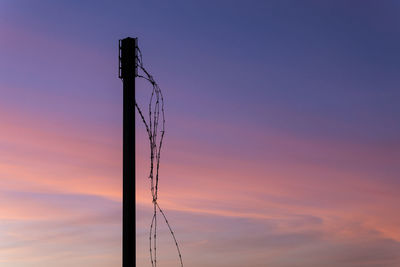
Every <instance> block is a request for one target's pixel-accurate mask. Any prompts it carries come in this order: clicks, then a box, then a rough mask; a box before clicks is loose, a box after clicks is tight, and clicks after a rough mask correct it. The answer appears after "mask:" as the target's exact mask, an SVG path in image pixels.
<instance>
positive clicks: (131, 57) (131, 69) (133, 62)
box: [118, 37, 138, 79]
mask: <svg viewBox="0 0 400 267" xmlns="http://www.w3.org/2000/svg"><path fill="white" fill-rule="evenodd" d="M137 44H138V39H137V38H131V37H127V38H125V39H120V40H119V64H118V66H119V70H118V77H119V78H120V79H126V78H128V79H129V78H131V79H132V78H135V77H136V76H137V52H136V50H137V49H136V48H137Z"/></svg>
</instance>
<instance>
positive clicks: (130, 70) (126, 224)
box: [119, 37, 137, 267]
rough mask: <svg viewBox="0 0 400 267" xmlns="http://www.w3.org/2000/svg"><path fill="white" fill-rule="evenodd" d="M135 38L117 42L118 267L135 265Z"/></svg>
mask: <svg viewBox="0 0 400 267" xmlns="http://www.w3.org/2000/svg"><path fill="white" fill-rule="evenodd" d="M136 46H137V38H130V37H128V38H125V39H122V40H119V77H120V78H121V79H122V82H123V190H122V193H123V197H122V198H123V199H122V266H123V267H133V266H136V261H135V259H136V202H135V201H136V197H135V196H136V194H135V180H136V175H135V171H136V166H135V76H136V74H137V67H136Z"/></svg>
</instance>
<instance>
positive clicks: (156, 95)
mask: <svg viewBox="0 0 400 267" xmlns="http://www.w3.org/2000/svg"><path fill="white" fill-rule="evenodd" d="M136 49H137V53H136V54H137V58H136V64H137V66H136V67H137V69H138V70H139V71H140V72H141V73H142V74H137V75H136V77H139V78H142V79H145V80H147V81H148V82H150V83H151V85H152V87H153V90H152V92H151V97H150V102H149V107H148V108H149V109H148V110H149V117H148V121H147V120H146V119H145V117H144V115H143V113H142V110H141V109H140V107H139V105H138V104H137V102H136V101H135V107H136V109H137V110H138V112H139V114H140V117H141V118H142V121H143V123H144V125H145V127H146V131H147V134H148V137H149V141H150V142H149V144H150V174H149V179H150V181H151V195H152V197H153V218H152V220H151V224H150V235H149V240H150V260H151V265H152V267H156V266H157V210H158V211H160V213H161V215H162V216H163V218H164V220H165V222H166V224H167V226H168V229H169V231H170V233H171V236H172V238H173V239H174V242H175V245H176V249H177V252H178V255H179V260H180V263H181V267H183V262H182V255H181V252H180V249H179V245H178V242H177V241H176V238H175V234H174V232H173V231H172V228H171V226H170V224H169V222H168V220H167V217H166V216H165V213H164V212H163V211H162V209H161V208H160V205H159V204H158V203H157V199H158V179H159V175H158V174H159V168H160V156H161V147H162V143H163V139H164V134H165V116H164V98H163V95H162V92H161V89H160V87H158V85H157V83H156V81H155V80H154V78H153V76H151V75H150V74H149V72H148V71H147V70H146V69H145V68H144V66H143V59H142V53H141V51H140V49H139V47H136ZM160 122H161V129H159V123H160ZM158 132H160V133H161V136H158ZM154 169H155V171H154Z"/></svg>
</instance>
